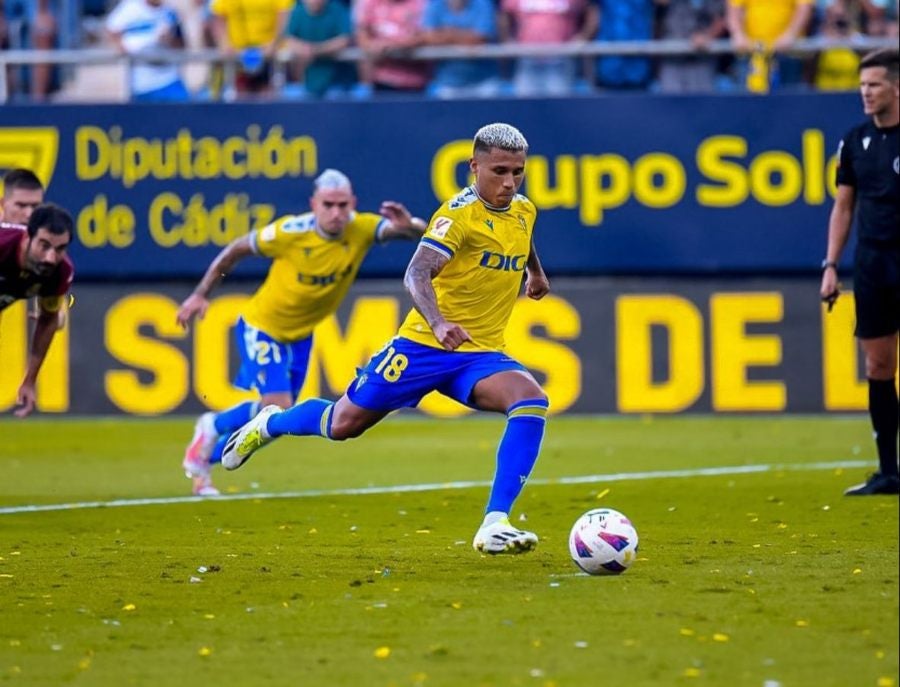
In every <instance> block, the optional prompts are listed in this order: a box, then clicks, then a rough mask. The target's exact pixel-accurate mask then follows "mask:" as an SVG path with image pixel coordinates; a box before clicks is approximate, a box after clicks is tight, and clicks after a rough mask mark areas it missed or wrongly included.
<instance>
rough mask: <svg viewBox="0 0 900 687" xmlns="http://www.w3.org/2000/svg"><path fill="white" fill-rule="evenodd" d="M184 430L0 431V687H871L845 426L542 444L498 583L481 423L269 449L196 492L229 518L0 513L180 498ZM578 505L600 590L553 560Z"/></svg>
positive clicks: (877, 653)
mask: <svg viewBox="0 0 900 687" xmlns="http://www.w3.org/2000/svg"><path fill="white" fill-rule="evenodd" d="M191 428H192V423H191V421H190V420H188V419H177V420H176V419H172V420H145V421H140V420H122V419H116V420H113V419H109V420H78V419H53V420H48V419H29V420H27V421H24V422H22V421H14V420H4V421H0V474H2V480H0V684H9V685H28V686H34V685H47V686H48V687H49V686H56V685H98V686H99V685H102V686H106V685H109V686H119V685H153V686H154V687H156V686H158V685H176V686H177V685H200V684H218V685H222V686H223V687H225V686H228V687H230V686H232V685H286V686H287V685H291V686H295V685H302V686H318V685H322V686H329V687H330V686H343V685H347V686H354V687H356V686H363V687H369V686H376V687H389V686H392V685H396V686H398V687H401V686H419V685H422V686H425V687H482V686H484V687H488V686H493V687H505V686H507V685H513V686H515V685H522V686H526V687H530V686H534V687H566V686H569V685H572V686H577V687H582V686H584V685H619V684H622V685H630V686H635V685H663V686H665V685H722V686H727V687H732V686H735V687H740V686H744V685H746V686H748V687H778V686H780V687H797V686H806V685H809V686H810V687H822V686H828V685H834V686H835V687H846V686H871V687H897V685H898V668H897V666H898V643H900V637H898V504H897V498H896V497H872V498H856V499H853V498H847V497H843V496H842V495H841V492H842V490H843V489H844V488H845V487H846V486H848V485H849V484H852V483H854V482H855V481H858V480H859V479H861V478H863V477H864V476H865V473H866V468H864V467H862V463H860V465H859V466H853V467H837V466H836V465H829V466H825V465H822V464H823V463H825V464H828V463H837V462H838V461H854V460H856V461H865V462H866V463H867V464H870V465H874V459H872V457H871V456H872V455H873V451H874V447H873V445H872V440H871V434H870V429H869V427H868V422H867V419H866V418H864V417H862V416H853V417H750V418H748V417H717V418H713V417H671V418H589V417H556V418H552V419H551V421H550V423H549V425H548V431H547V437H546V440H545V444H544V451H543V454H542V457H541V460H540V462H539V463H538V466H537V468H536V469H535V472H534V475H533V483H532V484H530V485H528V486H527V487H526V489H525V492H524V493H523V495H522V497H521V498H520V499H519V502H518V504H517V507H516V511H515V513H514V514H513V519H514V520H517V519H518V518H519V517H520V516H524V517H526V518H527V521H526V522H525V523H523V524H524V525H525V526H526V527H528V528H529V529H533V530H535V531H536V532H537V533H538V534H539V535H540V537H541V542H540V544H539V546H538V548H537V550H536V551H534V552H533V553H530V554H528V555H523V556H510V557H505V556H498V557H483V556H480V555H478V554H477V553H475V552H474V551H473V550H472V548H471V538H472V535H473V534H474V530H475V528H476V526H477V525H478V523H479V521H480V516H481V511H482V508H483V504H484V501H485V499H486V496H487V487H486V486H480V483H485V482H487V481H488V480H490V478H491V476H492V472H493V452H494V446H495V444H496V442H497V440H498V438H499V436H500V433H501V432H502V428H503V425H502V421H501V420H499V419H495V418H486V419H478V420H459V421H437V420H423V419H418V418H415V417H409V416H404V417H397V418H392V419H390V420H388V421H387V422H385V423H383V424H382V425H380V426H378V427H376V428H375V429H373V430H372V431H371V432H370V433H369V434H367V435H366V436H365V437H363V438H361V439H357V440H354V441H352V442H347V443H345V444H330V443H328V442H325V441H322V440H316V439H285V440H282V441H280V442H278V443H276V444H275V445H273V446H272V447H269V448H267V449H265V450H264V451H262V452H260V453H259V454H258V455H257V456H255V457H254V458H253V460H252V461H251V462H250V463H248V464H247V465H246V466H244V467H243V468H241V469H240V470H238V471H236V472H234V473H224V471H221V472H218V473H217V474H216V477H217V480H216V483H217V486H219V487H220V488H221V489H222V490H223V493H224V494H225V495H226V496H228V495H235V496H236V497H249V498H245V499H244V500H238V499H237V498H236V499H235V500H227V499H222V500H196V501H188V502H179V501H178V500H176V501H175V502H171V503H161V502H152V503H150V504H148V505H127V506H116V507H112V506H110V507H89V508H70V509H65V510H51V511H31V512H10V510H11V509H12V508H13V507H16V506H28V505H39V504H79V503H84V502H111V501H117V500H124V501H126V502H127V501H128V500H132V499H158V498H160V497H178V496H184V495H186V494H187V493H188V487H189V483H188V481H187V480H185V479H184V477H183V476H182V474H181V472H180V465H179V463H180V457H181V452H182V450H183V445H184V443H185V442H186V441H187V439H188V438H189V437H190V433H191ZM729 466H734V467H738V466H745V467H746V466H758V469H759V471H758V472H738V471H735V472H733V473H729V472H727V471H726V472H725V473H724V474H714V475H692V471H695V470H697V469H701V468H716V467H729ZM763 466H772V467H770V468H765V467H763ZM678 470H684V471H687V473H686V474H681V475H680V476H675V475H670V476H667V475H665V474H659V475H657V476H650V477H648V476H647V475H643V474H641V473H647V472H654V471H660V472H668V471H678ZM619 473H632V476H631V477H628V476H623V477H621V478H618V479H614V480H612V481H597V482H581V483H572V482H571V481H568V482H565V481H561V480H560V478H567V477H578V476H589V475H608V474H619ZM466 481H473V482H477V483H479V484H477V485H475V486H469V487H466V486H464V485H460V484H452V485H451V484H449V483H451V482H457V483H458V482H466ZM434 483H438V484H445V483H446V484H447V486H445V487H442V488H433V489H429V490H425V491H419V492H404V491H397V490H391V489H389V487H392V486H397V485H416V484H434ZM360 487H372V488H373V489H372V490H371V493H367V494H353V495H351V494H341V493H340V490H343V489H348V488H360ZM315 490H321V492H320V493H318V494H316V492H315ZM281 492H305V493H304V494H303V495H301V496H294V497H285V498H273V497H271V496H270V495H271V494H273V493H274V494H277V493H281ZM253 495H258V498H257V497H253ZM601 505H602V506H608V507H611V508H616V509H618V510H621V511H623V512H624V513H626V514H627V515H628V516H629V517H630V518H631V519H632V520H633V521H634V523H635V526H636V527H637V529H638V532H639V533H640V536H641V545H640V551H639V556H638V560H637V562H636V563H635V564H634V566H633V567H632V568H631V569H630V570H629V571H628V572H627V573H625V574H624V575H621V576H619V577H603V578H600V577H597V578H595V577H588V576H586V575H583V574H580V573H579V571H578V570H577V568H576V567H575V566H574V565H573V564H572V563H571V561H570V559H569V555H568V550H567V544H566V542H567V537H568V531H569V528H570V527H571V525H572V523H573V522H574V521H575V519H576V518H577V517H578V515H580V514H581V513H582V512H583V511H585V510H588V509H589V508H593V507H597V506H601Z"/></svg>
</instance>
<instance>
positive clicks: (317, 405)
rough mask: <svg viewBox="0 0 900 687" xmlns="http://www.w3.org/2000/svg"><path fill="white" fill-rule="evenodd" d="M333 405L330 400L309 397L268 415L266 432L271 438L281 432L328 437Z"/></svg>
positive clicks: (298, 435)
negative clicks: (279, 411) (282, 410)
mask: <svg viewBox="0 0 900 687" xmlns="http://www.w3.org/2000/svg"><path fill="white" fill-rule="evenodd" d="M333 407H334V403H333V402H332V401H326V400H325V399H324V398H309V399H307V400H305V401H303V403H298V404H297V405H295V406H294V407H293V408H288V409H287V410H285V411H284V412H282V413H277V414H276V415H273V416H272V417H270V418H269V423H268V425H266V432H268V434H269V436H270V437H272V438H273V439H274V438H275V437H280V436H282V435H283V434H291V435H293V436H296V437H308V436H317V437H326V438H329V439H330V438H331V409H332V408H333Z"/></svg>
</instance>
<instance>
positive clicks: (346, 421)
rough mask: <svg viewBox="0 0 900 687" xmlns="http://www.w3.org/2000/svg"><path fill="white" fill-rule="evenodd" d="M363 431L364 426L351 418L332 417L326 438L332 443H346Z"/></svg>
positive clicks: (364, 429)
mask: <svg viewBox="0 0 900 687" xmlns="http://www.w3.org/2000/svg"><path fill="white" fill-rule="evenodd" d="M365 431H366V427H365V425H363V424H361V423H359V422H357V421H356V420H354V419H353V418H347V417H339V418H335V417H333V418H332V419H331V426H330V427H329V428H328V438H329V439H332V440H334V441H346V440H347V439H355V438H356V437H358V436H360V435H361V434H362V433H363V432H365Z"/></svg>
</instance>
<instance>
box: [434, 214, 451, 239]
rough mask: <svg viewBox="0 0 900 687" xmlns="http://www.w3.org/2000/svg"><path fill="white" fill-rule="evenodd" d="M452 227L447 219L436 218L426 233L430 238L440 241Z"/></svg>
mask: <svg viewBox="0 0 900 687" xmlns="http://www.w3.org/2000/svg"><path fill="white" fill-rule="evenodd" d="M452 225H453V220H452V219H450V218H449V217H438V218H437V219H435V220H434V222H432V223H431V228H430V229H429V230H428V233H429V234H431V235H432V236H434V237H436V238H439V239H442V238H444V237H445V236H446V235H447V231H448V230H449V229H450V227H451V226H452Z"/></svg>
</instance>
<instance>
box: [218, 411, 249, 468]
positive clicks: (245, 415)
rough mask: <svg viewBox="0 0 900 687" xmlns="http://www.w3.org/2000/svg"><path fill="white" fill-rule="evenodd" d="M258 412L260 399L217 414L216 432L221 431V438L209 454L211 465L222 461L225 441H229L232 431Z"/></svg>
mask: <svg viewBox="0 0 900 687" xmlns="http://www.w3.org/2000/svg"><path fill="white" fill-rule="evenodd" d="M258 412H259V401H244V402H243V403H238V404H237V405H236V406H234V407H233V408H229V409H228V410H223V411H222V412H221V413H219V414H217V415H216V419H215V420H214V424H215V427H216V432H218V433H219V440H218V441H217V442H216V445H215V446H214V447H213V451H212V454H211V455H210V456H209V462H210V464H211V465H215V464H216V463H221V462H222V451H224V450H225V442H226V441H228V437H230V436H231V433H232V432H233V431H235V430H236V429H240V428H241V427H243V426H244V425H246V424H247V423H248V422H250V420H251V419H253V418H254V417H256V414H257V413H258Z"/></svg>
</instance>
